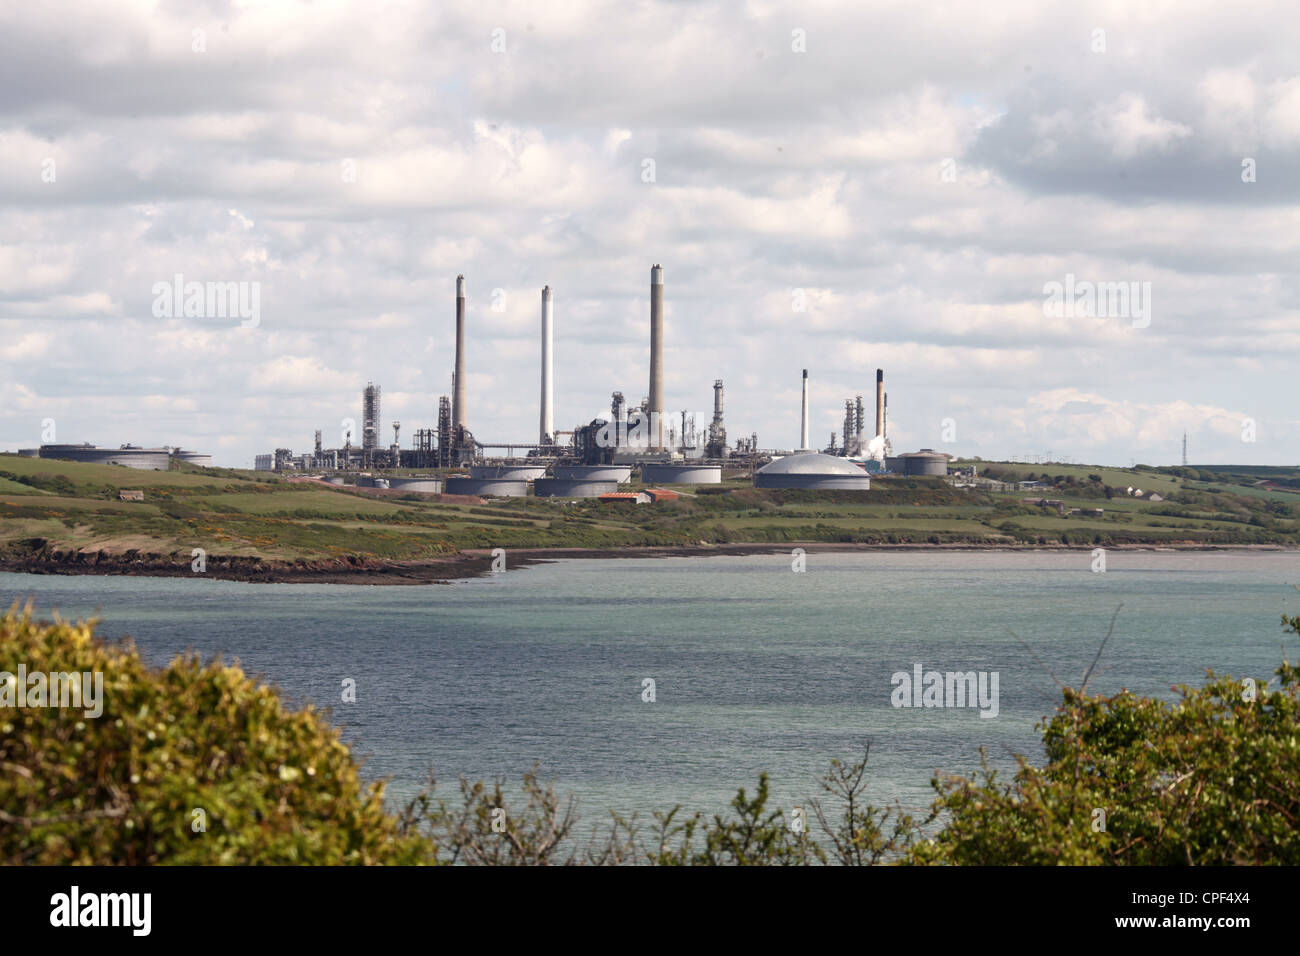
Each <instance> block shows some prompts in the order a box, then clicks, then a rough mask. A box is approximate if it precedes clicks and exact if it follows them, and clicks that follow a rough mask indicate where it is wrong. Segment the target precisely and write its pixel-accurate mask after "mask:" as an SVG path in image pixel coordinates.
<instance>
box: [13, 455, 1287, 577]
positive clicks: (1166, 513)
mask: <svg viewBox="0 0 1300 956" xmlns="http://www.w3.org/2000/svg"><path fill="white" fill-rule="evenodd" d="M980 465H981V470H982V471H986V472H988V473H990V474H991V473H992V472H993V471H998V470H1001V471H1002V472H1003V473H1004V474H1005V475H1006V476H1008V477H1010V476H1019V475H1023V476H1024V478H1026V479H1028V478H1034V479H1037V478H1039V476H1040V475H1042V474H1043V473H1047V474H1048V475H1049V477H1050V478H1052V479H1056V478H1057V477H1058V476H1059V477H1060V478H1061V479H1062V483H1061V484H1060V485H1059V486H1056V487H1052V488H1048V489H1042V490H1035V491H1033V492H1028V491H1026V492H1012V493H998V494H991V493H987V492H985V491H983V490H979V489H958V488H953V487H951V486H949V485H948V484H947V483H945V482H944V481H943V480H941V479H935V478H926V479H921V478H917V479H913V478H877V479H876V480H875V481H873V483H872V487H871V490H870V491H867V492H821V493H814V492H801V491H776V490H771V491H769V490H758V489H755V488H753V487H752V486H751V485H750V483H749V482H747V481H731V482H727V483H725V484H724V485H721V486H713V487H711V488H700V487H694V488H692V487H685V486H684V487H680V488H679V489H678V490H680V491H682V492H683V493H684V496H683V497H682V498H681V499H679V500H678V501H675V502H669V503H660V504H654V505H639V506H637V505H605V504H601V503H600V502H597V501H590V500H585V501H577V502H571V501H567V500H553V499H537V498H526V499H493V500H491V501H490V502H489V503H487V504H484V505H473V504H463V503H455V502H450V501H440V500H438V499H436V498H432V497H430V498H419V499H416V498H412V500H402V499H399V498H396V497H392V496H389V497H383V498H380V497H375V496H368V495H366V494H363V493H357V492H356V491H354V490H346V489H343V488H334V487H329V486H322V485H319V484H309V483H298V482H289V481H285V480H283V479H280V478H278V477H276V476H273V475H269V474H266V473H260V472H246V471H233V470H232V471H226V470H223V469H202V470H201V471H195V470H186V471H170V472H146V471H134V470H130V469H126V468H121V467H117V466H111V465H87V464H80V463H75V462H58V461H50V460H43V459H32V458H21V457H18V456H15V455H0V553H3V554H8V555H18V554H23V553H31V552H32V551H34V550H38V549H45V550H46V551H53V552H61V553H67V552H93V551H100V552H104V553H110V554H111V553H118V554H120V553H123V552H128V551H133V550H134V551H139V552H141V553H145V554H156V555H164V556H174V555H188V554H189V552H190V550H191V549H192V548H195V547H202V548H204V549H205V550H207V551H208V553H209V554H212V555H231V556H242V557H255V558H263V559H267V560H278V561H295V560H309V559H320V558H346V557H349V556H359V557H367V558H380V559H392V560H411V559H420V558H428V557H432V556H437V555H446V554H450V553H454V552H456V551H460V550H464V549H469V548H495V547H504V548H561V547H563V548H618V547H627V546H635V545H677V546H684V545H698V544H700V543H705V544H716V543H724V542H726V543H750V542H752V543H767V542H856V543H882V544H945V543H973V544H990V545H992V544H1030V545H1033V544H1037V545H1051V544H1061V543H1069V544H1074V545H1089V544H1095V545H1109V544H1121V543H1132V544H1168V543H1171V542H1180V543H1182V542H1187V543H1192V542H1200V543H1204V544H1218V545H1231V544H1281V545H1296V544H1298V543H1300V492H1297V491H1288V490H1275V489H1274V490H1269V489H1260V488H1257V487H1255V482H1256V481H1257V480H1259V479H1257V478H1255V477H1254V476H1252V475H1236V474H1235V473H1234V474H1229V475H1216V476H1212V477H1215V478H1216V480H1215V481H1214V482H1202V481H1200V480H1199V479H1196V478H1191V477H1187V476H1179V475H1172V474H1165V473H1163V472H1162V473H1155V472H1150V471H1142V472H1137V471H1133V470H1129V469H1116V468H1096V467H1090V466H1086V465H1042V466H1039V465H1005V464H1004V465H999V464H997V463H987V462H981V463H980ZM1292 471H1293V472H1294V471H1295V470H1294V469H1293V470H1292ZM1090 476H1097V478H1098V479H1100V480H1099V481H1098V480H1092V479H1091V478H1090ZM1281 477H1282V479H1283V480H1285V479H1286V475H1285V474H1283V475H1282V476H1281ZM1071 479H1072V480H1071ZM1234 481H1236V482H1245V483H1244V484H1241V483H1233V482H1234ZM1108 486H1109V487H1108ZM1130 486H1133V487H1140V488H1143V489H1144V490H1151V491H1159V492H1160V494H1161V495H1163V496H1164V498H1165V500H1164V501H1161V502H1150V501H1148V500H1146V499H1141V498H1132V497H1128V496H1127V494H1126V489H1127V488H1128V487H1130ZM670 487H671V486H670ZM122 489H139V490H142V491H143V492H144V494H145V501H143V502H124V501H120V500H118V492H119V491H120V490H122ZM1107 491H1108V492H1109V493H1110V494H1111V497H1106V496H1105V494H1106V492H1107ZM1027 497H1050V498H1053V499H1060V500H1062V501H1063V502H1064V503H1065V506H1066V507H1067V508H1070V507H1075V508H1087V509H1091V508H1102V509H1104V512H1103V515H1102V516H1101V517H1095V516H1085V515H1081V514H1075V515H1070V514H1064V515H1062V514H1058V513H1057V511H1056V510H1055V509H1044V508H1042V507H1038V506H1034V505H1029V504H1026V503H1025V501H1024V500H1023V499H1025V498H1027Z"/></svg>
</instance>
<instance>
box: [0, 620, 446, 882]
mask: <svg viewBox="0 0 1300 956" xmlns="http://www.w3.org/2000/svg"><path fill="white" fill-rule="evenodd" d="M20 663H21V664H24V665H26V669H27V672H28V673H29V674H30V673H34V672H38V671H39V672H45V673H48V672H51V671H56V672H96V671H98V672H100V673H102V674H103V714H102V715H101V716H99V717H97V718H87V717H85V716H83V710H82V709H73V708H70V707H69V708H56V707H36V708H31V707H23V708H16V707H0V860H3V861H4V862H6V863H36V864H54V863H100V864H104V863H125V864H141V863H160V862H166V863H404V862H417V861H419V860H422V859H425V858H427V856H428V850H427V847H426V846H425V845H424V844H423V843H422V842H421V841H418V840H415V839H402V838H400V836H399V835H398V833H397V829H398V827H397V823H396V822H395V821H394V820H392V819H391V818H390V817H389V816H388V815H387V814H385V813H384V810H383V803H382V800H383V792H382V786H376V785H367V784H364V783H363V782H362V781H361V779H360V776H359V775H358V773H357V766H356V763H355V762H354V760H353V758H352V755H351V753H350V752H349V750H348V748H347V747H346V746H345V745H344V744H343V743H341V742H340V740H339V733H338V731H337V730H335V729H334V728H332V727H330V726H329V724H328V723H326V722H325V721H324V720H323V719H322V718H321V716H320V714H319V713H318V712H316V711H314V710H312V709H311V708H307V709H305V710H302V711H299V712H296V713H295V712H290V711H288V710H286V708H285V707H284V705H283V704H282V702H281V700H280V698H279V695H278V694H277V693H276V691H274V690H272V689H270V688H267V687H264V686H259V685H257V684H255V683H254V682H253V681H251V680H249V679H248V678H247V677H246V676H244V674H243V673H242V672H241V671H239V670H238V669H237V668H233V667H224V666H221V665H220V664H218V663H212V664H208V665H207V666H203V665H202V664H200V662H199V661H198V660H197V658H195V657H180V658H177V659H176V660H174V661H173V662H172V663H171V664H170V665H168V666H167V667H165V668H163V669H162V670H153V669H150V668H149V667H147V666H146V665H145V664H144V662H143V661H141V660H140V658H139V656H138V655H137V653H136V651H135V649H134V648H133V647H131V646H130V645H122V646H109V645H106V644H104V643H102V642H100V641H98V640H97V639H95V638H94V636H93V633H92V625H89V624H68V623H63V622H56V623H54V624H40V623H37V622H35V621H33V620H32V617H31V613H30V610H28V611H24V612H21V613H20V612H15V611H11V612H10V613H8V614H6V615H5V616H4V617H3V618H2V619H0V670H3V671H9V672H11V673H16V672H17V667H18V665H19V664H20ZM195 811H198V812H197V813H196V812H195ZM204 826H206V831H205V830H203V829H202V827H204Z"/></svg>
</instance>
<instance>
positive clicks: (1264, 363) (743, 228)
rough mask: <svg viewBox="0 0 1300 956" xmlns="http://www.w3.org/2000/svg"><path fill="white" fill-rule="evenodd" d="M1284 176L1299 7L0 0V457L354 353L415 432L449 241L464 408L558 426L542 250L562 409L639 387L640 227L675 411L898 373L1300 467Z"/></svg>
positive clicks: (1013, 433)
mask: <svg viewBox="0 0 1300 956" xmlns="http://www.w3.org/2000/svg"><path fill="white" fill-rule="evenodd" d="M1049 7H1051V8H1052V9H1050V10H1049V9H1048V8H1049ZM1099 31H1103V32H1099ZM494 48H495V49H494ZM647 161H652V164H651V163H650V162H647ZM651 172H653V175H651ZM1252 173H1253V176H1252ZM1251 178H1253V179H1254V181H1253V182H1250V181H1245V180H1248V179H1251ZM647 180H652V181H647ZM1298 203H1300V16H1297V14H1296V9H1295V6H1294V4H1292V3H1279V4H1277V5H1272V4H1268V3H1252V4H1246V5H1242V4H1225V3H1222V2H1213V3H1194V2H1179V3H1176V4H1175V3H1147V4H1134V3H1131V2H1129V0H1123V2H1116V3H1070V4H1043V3H1041V2H1030V3H1023V4H1021V3H999V2H982V3H978V4H944V5H934V6H926V5H924V4H919V3H914V2H900V3H862V4H859V3H850V2H842V3H816V2H812V3H799V4H790V5H783V4H777V3H766V2H751V3H747V4H741V3H717V4H714V3H686V2H681V3H669V2H659V3H649V2H622V3H596V2H584V0H564V2H562V3H561V2H555V3H522V2H520V3H494V2H490V0H469V2H439V3H436V4H428V5H426V4H419V3H364V4H363V3H356V4H340V3H330V2H319V0H317V2H311V3H281V2H276V3H258V2H247V3H225V2H217V0H211V2H206V3H205V2H184V3H181V2H163V3H143V2H140V3H133V2H114V3H112V4H102V5H101V4H87V3H85V2H84V0H74V2H68V3H64V2H57V0H56V2H50V0H42V2H40V3H24V4H20V3H9V4H4V5H3V6H2V7H0V449H9V450H12V449H16V448H18V447H30V446H34V445H37V444H39V443H40V441H41V438H42V422H43V420H45V419H53V421H54V426H55V429H56V436H55V437H56V438H57V440H58V441H61V442H70V441H72V442H80V441H89V442H93V443H96V444H101V445H113V446H115V445H118V444H121V443H123V442H133V443H136V444H142V445H162V444H169V445H182V446H185V447H187V448H193V449H197V450H200V451H205V452H211V453H212V454H213V455H214V458H215V460H216V463H217V464H222V465H230V466H239V467H250V466H251V464H252V458H253V455H254V454H255V453H258V452H267V451H270V450H271V449H273V448H276V447H288V448H292V449H293V450H294V451H296V452H299V451H303V450H307V449H309V448H310V446H311V442H312V433H313V431H314V429H317V428H320V429H322V430H323V431H324V432H325V437H324V440H325V444H326V446H327V447H328V446H332V445H337V444H339V442H340V438H339V427H340V424H339V423H340V421H341V420H342V419H343V418H348V417H350V418H354V419H359V418H360V405H361V390H362V389H363V388H364V386H365V384H366V383H367V381H374V382H376V383H378V384H379V385H381V387H382V389H383V435H384V440H385V441H388V440H390V439H391V429H390V423H391V422H392V420H394V419H400V420H401V422H402V444H403V446H407V445H409V438H410V433H411V432H412V431H413V430H414V429H415V428H416V427H422V426H423V427H432V426H433V425H434V424H435V423H436V421H435V420H436V411H437V397H438V395H440V394H448V393H449V391H450V375H451V370H452V364H453V358H454V355H453V349H454V286H455V277H456V275H457V273H464V274H465V276H466V280H467V282H468V288H469V319H468V321H469V350H468V366H469V375H468V386H469V424H470V427H471V429H472V430H473V431H474V433H475V435H476V436H477V437H478V438H479V440H480V441H493V442H505V441H531V440H535V439H536V436H537V428H538V408H537V403H538V378H539V374H538V359H539V349H540V345H539V321H538V315H539V299H540V289H541V287H542V285H544V284H547V283H549V284H550V285H551V287H552V288H553V289H554V292H555V329H556V333H555V338H556V342H555V395H556V410H555V411H556V414H555V418H556V425H557V427H558V428H566V429H567V428H572V427H573V425H575V424H577V423H579V422H583V421H589V420H590V419H591V418H593V417H595V416H596V415H598V414H601V413H602V412H603V411H604V410H606V409H607V408H608V404H609V395H610V392H611V391H613V390H615V389H618V390H621V391H623V392H624V393H625V394H626V395H627V397H628V398H629V399H630V400H632V401H639V400H640V399H641V397H642V396H644V395H646V394H647V392H648V349H649V324H648V316H649V288H648V286H649V272H650V266H651V265H652V264H653V263H656V262H658V263H662V264H663V267H664V273H665V287H666V293H665V296H666V302H667V312H666V315H667V319H666V332H665V339H666V352H665V369H666V396H667V406H668V408H669V409H670V410H672V411H674V412H675V411H678V410H680V409H691V410H694V411H698V412H700V413H701V414H700V419H701V422H704V421H706V420H707V416H708V411H709V409H710V406H711V402H712V384H713V381H714V379H717V378H721V379H723V380H724V382H725V384H726V424H727V428H728V432H729V434H730V435H731V436H733V437H734V436H736V435H740V434H744V435H748V434H749V433H750V432H757V433H758V438H759V444H760V446H762V447H784V448H790V447H794V446H795V445H797V443H798V437H799V433H798V429H799V376H800V369H802V368H805V367H806V368H808V370H809V375H810V379H811V393H812V414H811V420H812V432H813V439H814V443H815V444H818V445H822V444H824V443H825V442H826V441H827V440H828V439H829V437H830V433H831V432H832V431H838V430H839V429H840V427H841V422H842V419H843V407H844V406H843V403H844V399H845V398H846V397H851V396H853V395H855V394H858V393H861V394H863V395H864V396H865V398H866V400H867V402H868V406H869V407H870V403H871V401H872V394H873V392H874V377H875V369H876V367H877V366H879V367H883V368H884V370H885V380H886V386H887V391H888V393H889V398H890V401H889V407H890V437H891V439H892V440H893V444H894V448H895V450H896V451H909V450H914V449H916V448H919V447H922V446H925V447H933V448H937V449H941V450H944V451H949V452H952V453H954V454H959V455H981V456H983V457H986V458H1005V457H1008V456H1023V455H1031V456H1032V455H1048V454H1051V455H1053V456H1054V457H1056V458H1058V459H1060V458H1063V457H1066V456H1068V457H1069V458H1071V459H1072V460H1075V461H1087V462H1098V463H1109V464H1125V465H1127V464H1129V463H1130V461H1134V460H1136V461H1139V462H1148V463H1152V464H1175V463H1177V462H1178V460H1179V456H1180V453H1181V449H1180V442H1181V438H1182V434H1183V432H1184V431H1186V432H1187V433H1188V441H1189V446H1190V458H1191V460H1192V461H1193V463H1196V462H1206V463H1210V462H1219V463H1222V462H1235V463H1261V464H1264V463H1277V464H1297V463H1300V387H1298V386H1297V375H1296V359H1297V356H1298V355H1300V279H1298V273H1297V264H1298V263H1300V214H1298V213H1300V205H1298ZM177 274H181V275H183V276H184V278H185V281H186V282H192V281H194V282H204V283H206V282H239V283H250V284H251V283H257V284H258V285H257V289H258V293H259V296H260V301H259V305H260V310H259V315H258V322H257V324H256V326H255V327H243V326H244V325H246V324H248V323H243V322H241V321H240V319H239V317H237V316H236V317H233V318H232V317H223V316H218V315H205V316H191V317H188V318H186V317H184V316H179V317H171V316H168V315H166V314H164V315H161V316H159V315H157V314H155V313H156V312H157V311H158V308H156V306H157V303H156V301H155V299H156V298H157V295H156V294H155V291H154V286H155V284H156V283H171V282H172V281H173V277H174V276H175V275H177ZM1068 276H1073V279H1072V280H1070V281H1073V282H1074V283H1075V284H1076V286H1077V285H1078V284H1079V283H1083V282H1111V283H1113V282H1124V283H1138V289H1139V290H1141V289H1143V288H1149V290H1150V298H1149V302H1148V300H1146V299H1145V297H1143V300H1142V301H1143V303H1144V307H1145V306H1146V305H1149V311H1148V312H1147V313H1146V314H1145V315H1142V314H1135V315H1133V316H1129V315H1108V316H1101V317H1098V316H1083V315H1069V314H1067V315H1053V314H1048V313H1049V312H1050V311H1051V310H1050V309H1045V301H1046V300H1047V295H1046V294H1045V291H1044V289H1045V286H1047V285H1048V284H1050V283H1053V282H1059V283H1062V284H1063V285H1064V284H1065V283H1066V282H1067V277H1068ZM1143 283H1149V286H1146V287H1144V286H1143V285H1142V284H1143ZM245 289H246V290H251V289H252V286H251V285H248V286H245ZM494 290H500V291H499V292H494ZM796 290H802V292H801V293H800V292H798V291H796ZM801 299H802V305H803V310H802V311H800V310H799V306H800V300H801ZM1133 305H1134V303H1130V309H1132V308H1133ZM494 306H495V308H494ZM1070 311H1073V310H1070ZM869 414H870V413H869ZM945 419H950V420H951V422H949V423H948V425H947V428H946V430H945ZM1252 432H1253V435H1252ZM1251 437H1253V438H1254V440H1253V441H1250V440H1246V439H1249V438H1251ZM945 438H948V439H953V440H951V441H946V442H945V440H944V439H945Z"/></svg>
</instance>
